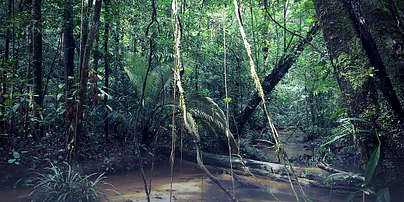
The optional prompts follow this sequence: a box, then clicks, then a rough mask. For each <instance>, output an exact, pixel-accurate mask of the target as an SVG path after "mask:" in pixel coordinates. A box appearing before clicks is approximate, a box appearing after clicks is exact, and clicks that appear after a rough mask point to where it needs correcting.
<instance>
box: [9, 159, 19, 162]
mask: <svg viewBox="0 0 404 202" xmlns="http://www.w3.org/2000/svg"><path fill="white" fill-rule="evenodd" d="M16 160H17V159H9V160H8V163H14V161H16Z"/></svg>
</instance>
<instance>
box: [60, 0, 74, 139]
mask: <svg viewBox="0 0 404 202" xmlns="http://www.w3.org/2000/svg"><path fill="white" fill-rule="evenodd" d="M63 17H64V24H63V56H64V59H63V67H64V80H65V103H66V112H65V125H66V126H67V127H68V128H67V130H66V146H67V144H68V142H69V141H70V138H71V134H72V130H71V129H70V126H71V122H72V120H73V116H74V107H73V104H74V103H73V101H74V98H73V93H72V92H73V89H72V83H73V78H74V73H73V71H74V48H75V41H74V38H73V1H72V0H65V2H64V16H63Z"/></svg>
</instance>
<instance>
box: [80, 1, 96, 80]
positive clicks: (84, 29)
mask: <svg viewBox="0 0 404 202" xmlns="http://www.w3.org/2000/svg"><path fill="white" fill-rule="evenodd" d="M83 2H84V1H83ZM81 6H82V12H83V13H82V19H81V25H80V28H81V30H80V32H81V39H80V40H81V41H80V51H79V53H80V55H79V73H81V68H82V67H83V61H84V54H85V48H86V44H87V38H88V24H89V21H90V12H91V8H92V7H93V1H92V0H88V5H87V8H84V5H81ZM79 77H80V75H79Z"/></svg>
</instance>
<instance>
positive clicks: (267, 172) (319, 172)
mask: <svg viewBox="0 0 404 202" xmlns="http://www.w3.org/2000/svg"><path fill="white" fill-rule="evenodd" d="M168 152H169V149H162V151H161V153H163V154H168ZM176 155H177V156H178V157H180V156H182V158H183V159H184V160H187V161H192V162H196V152H195V151H182V155H180V151H177V154H176ZM202 160H203V162H204V164H206V165H209V166H211V167H216V168H218V170H219V171H220V170H223V169H225V170H228V169H229V168H230V158H229V156H225V155H219V154H212V153H203V154H202ZM231 161H232V168H233V170H234V172H236V173H237V174H239V175H257V176H265V177H269V178H271V179H274V180H278V181H283V182H289V178H288V173H287V172H288V170H289V169H287V167H286V166H285V165H282V164H277V163H270V162H263V161H257V160H251V159H241V158H239V157H234V156H233V157H232V158H231ZM292 168H293V171H294V173H295V174H296V176H297V177H298V181H299V183H300V184H301V185H304V186H315V187H320V188H327V189H330V188H332V189H333V190H336V191H338V192H350V191H354V190H358V189H360V185H361V184H362V181H361V179H360V178H355V177H354V178H352V177H349V176H348V175H347V176H344V177H338V178H333V179H332V180H329V179H327V177H328V176H330V175H331V174H333V172H329V171H327V170H325V169H321V168H315V167H314V168H310V167H297V166H293V167H292ZM326 180H328V182H326ZM292 181H293V183H297V182H296V181H295V180H292Z"/></svg>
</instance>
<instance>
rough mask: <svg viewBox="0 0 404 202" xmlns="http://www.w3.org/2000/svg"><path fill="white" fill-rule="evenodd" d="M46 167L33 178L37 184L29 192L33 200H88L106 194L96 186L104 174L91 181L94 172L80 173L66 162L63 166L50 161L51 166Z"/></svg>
mask: <svg viewBox="0 0 404 202" xmlns="http://www.w3.org/2000/svg"><path fill="white" fill-rule="evenodd" d="M46 169H47V170H48V172H46V173H45V174H43V173H38V177H37V178H35V180H34V181H35V182H36V183H37V184H36V185H35V187H34V188H33V191H32V192H31V193H30V197H31V198H32V200H33V201H52V202H53V201H58V202H70V201H72V202H73V201H74V202H76V201H77V202H89V201H100V200H101V199H106V195H105V194H104V193H102V192H100V191H98V190H97V187H96V186H97V184H99V183H100V182H101V181H102V180H103V179H105V177H104V176H103V175H104V174H100V175H98V176H97V178H95V180H93V181H91V180H90V178H91V177H93V176H95V175H96V173H93V174H91V175H81V174H80V172H78V171H77V170H75V169H72V167H71V166H70V165H69V164H67V163H66V167H65V168H63V167H62V168H61V167H60V166H55V165H53V164H52V163H51V167H49V168H46Z"/></svg>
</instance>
